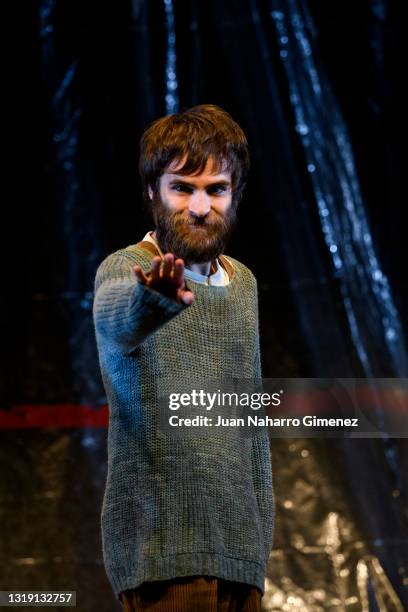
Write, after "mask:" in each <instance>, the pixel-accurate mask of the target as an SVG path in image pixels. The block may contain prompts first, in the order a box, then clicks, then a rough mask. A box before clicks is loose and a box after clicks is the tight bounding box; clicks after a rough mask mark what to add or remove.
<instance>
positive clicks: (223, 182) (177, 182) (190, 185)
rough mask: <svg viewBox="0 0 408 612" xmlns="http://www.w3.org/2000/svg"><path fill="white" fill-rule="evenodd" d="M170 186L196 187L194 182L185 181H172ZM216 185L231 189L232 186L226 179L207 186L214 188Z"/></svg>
mask: <svg viewBox="0 0 408 612" xmlns="http://www.w3.org/2000/svg"><path fill="white" fill-rule="evenodd" d="M169 185H186V186H188V187H194V186H195V185H194V182H191V183H190V182H189V181H186V180H183V179H176V178H174V179H172V180H171V181H169ZM214 185H223V186H225V187H230V185H231V181H228V180H226V179H220V180H218V181H217V180H215V181H214V182H213V183H209V184H208V185H207V187H213V186H214Z"/></svg>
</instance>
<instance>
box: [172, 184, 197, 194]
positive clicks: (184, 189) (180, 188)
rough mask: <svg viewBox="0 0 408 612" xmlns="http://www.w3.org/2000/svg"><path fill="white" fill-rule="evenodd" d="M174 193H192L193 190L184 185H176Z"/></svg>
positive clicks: (173, 187)
mask: <svg viewBox="0 0 408 612" xmlns="http://www.w3.org/2000/svg"><path fill="white" fill-rule="evenodd" d="M171 189H172V191H177V192H178V193H192V191H193V190H192V188H191V187H189V186H188V185H183V184H182V183H176V184H175V185H172V188H171Z"/></svg>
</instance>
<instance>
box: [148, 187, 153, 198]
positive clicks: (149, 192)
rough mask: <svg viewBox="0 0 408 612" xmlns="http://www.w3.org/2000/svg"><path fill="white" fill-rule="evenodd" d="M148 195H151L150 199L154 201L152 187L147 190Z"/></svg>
mask: <svg viewBox="0 0 408 612" xmlns="http://www.w3.org/2000/svg"><path fill="white" fill-rule="evenodd" d="M147 193H148V194H149V198H150V199H151V200H153V189H152V188H151V186H150V185H149V186H148V188H147Z"/></svg>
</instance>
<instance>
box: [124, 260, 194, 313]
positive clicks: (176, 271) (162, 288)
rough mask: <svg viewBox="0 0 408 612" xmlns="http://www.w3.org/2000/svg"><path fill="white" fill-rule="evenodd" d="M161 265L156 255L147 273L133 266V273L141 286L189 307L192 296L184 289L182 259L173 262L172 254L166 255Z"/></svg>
mask: <svg viewBox="0 0 408 612" xmlns="http://www.w3.org/2000/svg"><path fill="white" fill-rule="evenodd" d="M161 264H162V260H161V257H159V256H158V255H157V256H156V257H154V258H153V260H152V267H151V269H150V271H149V272H147V273H146V274H145V273H144V272H143V270H142V268H141V267H140V266H134V268H133V271H134V273H135V276H136V278H137V280H138V281H139V282H140V283H142V284H143V285H147V286H148V287H151V288H152V289H154V290H155V291H158V292H159V293H162V294H163V295H165V296H166V297H169V298H172V299H173V300H176V301H177V302H183V303H184V304H187V305H190V304H191V303H192V301H193V299H194V294H193V293H192V292H191V291H189V290H188V289H186V284H185V282H184V261H183V260H182V259H176V260H174V255H173V253H166V255H165V256H164V258H163V265H161Z"/></svg>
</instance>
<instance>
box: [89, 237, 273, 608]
mask: <svg viewBox="0 0 408 612" xmlns="http://www.w3.org/2000/svg"><path fill="white" fill-rule="evenodd" d="M153 256H154V255H153V254H152V253H151V252H149V251H148V250H146V249H145V248H143V247H141V246H139V245H131V246H128V247H126V248H124V249H121V250H119V251H116V252H115V253H113V254H111V255H109V256H108V257H107V258H106V259H105V260H104V261H103V262H102V263H101V265H100V266H99V268H98V270H97V274H96V279H95V297H94V307H93V316H94V324H95V334H96V341H97V347H98V354H99V363H100V368H101V373H102V379H103V383H104V387H105V390H106V395H107V399H108V403H109V429H108V442H107V451H108V473H107V479H106V487H105V494H104V499H103V504H102V513H101V528H102V548H103V558H104V563H105V569H106V573H107V576H108V578H109V580H110V583H111V585H112V588H113V590H114V592H115V594H116V596H117V597H118V598H119V594H120V592H121V591H122V590H125V589H132V588H136V587H137V586H139V585H140V584H141V583H143V582H146V581H155V580H166V579H171V578H175V577H180V576H193V575H208V576H216V577H219V578H223V579H226V580H231V581H236V582H243V583H247V584H251V585H255V586H257V587H258V588H259V589H260V590H261V591H262V593H263V592H264V578H265V573H266V564H267V560H268V557H269V553H270V551H271V549H272V543H273V524H274V513H275V508H274V497H273V490H272V468H271V457H270V450H269V437H268V433H267V430H266V428H262V429H260V428H259V427H257V432H256V435H255V434H254V435H252V436H246V437H242V436H239V434H238V433H237V434H236V436H234V435H233V434H231V431H229V432H228V434H229V435H228V436H225V432H224V433H223V431H222V430H223V428H222V427H218V428H217V431H216V432H211V437H208V438H206V439H205V443H204V442H203V440H201V442H200V443H197V441H194V439H192V438H191V437H187V436H186V437H185V439H183V436H180V434H179V435H178V437H177V438H176V439H171V438H169V437H166V436H161V435H158V432H157V412H158V385H160V380H161V378H162V377H163V378H164V377H166V378H168V377H171V379H172V383H173V388H174V389H177V385H178V384H179V385H180V387H181V386H184V387H185V384H186V381H188V380H189V377H190V376H191V377H192V378H194V376H195V375H196V374H197V373H199V374H200V375H203V373H205V375H206V376H207V375H208V378H209V379H210V378H211V379H227V378H232V377H235V378H246V379H248V378H252V379H253V378H260V377H261V363H260V350H259V333H258V301H257V285H256V280H255V278H254V276H253V274H252V273H251V271H250V270H249V269H248V268H247V267H246V266H244V265H243V264H242V263H240V262H239V261H237V260H236V259H233V258H231V257H229V260H230V262H232V263H233V266H234V274H233V276H232V278H231V279H230V282H229V283H228V284H227V285H225V286H208V285H203V284H200V283H197V282H194V281H192V280H189V281H188V283H186V285H187V287H188V289H190V290H191V291H193V293H194V301H193V303H192V305H189V306H186V305H184V304H181V303H178V302H176V301H175V300H173V299H171V298H168V297H165V296H163V295H162V294H160V293H159V292H157V291H155V290H154V289H151V288H149V287H147V286H146V285H143V284H141V283H140V282H137V281H136V277H135V275H134V273H133V270H132V268H133V266H134V265H135V264H139V265H140V266H141V267H142V269H143V270H144V271H145V272H147V271H148V270H149V269H150V267H151V260H152V258H153Z"/></svg>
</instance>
